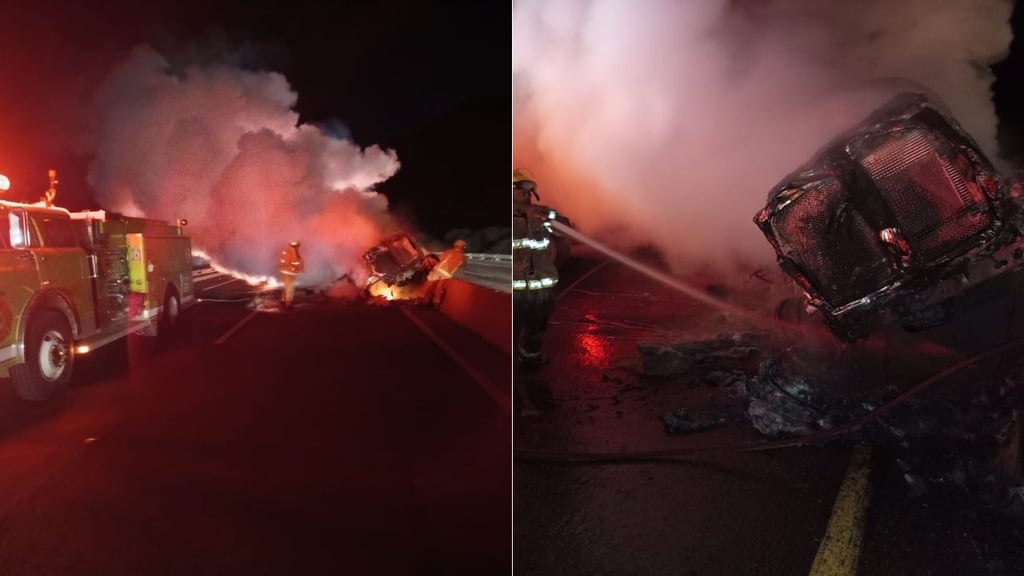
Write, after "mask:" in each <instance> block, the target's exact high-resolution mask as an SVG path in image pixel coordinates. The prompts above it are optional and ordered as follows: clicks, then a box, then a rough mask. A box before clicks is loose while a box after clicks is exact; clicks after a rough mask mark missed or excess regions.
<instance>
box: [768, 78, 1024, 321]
mask: <svg viewBox="0 0 1024 576" xmlns="http://www.w3.org/2000/svg"><path fill="white" fill-rule="evenodd" d="M1013 191H1014V189H1013V187H1012V186H1011V184H1010V182H1009V181H1008V180H1006V179H1004V178H1003V177H1002V176H1001V175H1000V174H999V173H998V172H997V171H996V169H995V168H994V166H993V165H992V163H991V162H990V161H989V160H988V159H987V158H986V157H985V156H984V154H983V153H982V152H981V150H980V148H979V146H978V145H977V143H976V142H975V141H974V140H973V139H972V138H971V137H970V136H969V135H968V134H966V133H965V132H964V131H963V130H962V129H961V128H960V126H959V125H958V124H957V122H956V121H955V120H954V119H952V118H951V117H949V116H948V115H946V114H944V113H943V112H941V111H940V109H939V107H937V106H936V105H935V104H933V103H932V102H930V101H929V99H928V98H927V97H926V96H924V95H922V94H916V93H904V94H900V95H898V96H896V97H895V98H893V99H892V100H890V101H889V102H888V103H887V104H885V105H884V106H882V107H881V108H879V109H878V110H876V111H875V112H874V113H873V114H871V115H870V116H869V117H868V118H867V119H866V120H864V121H863V122H862V123H860V124H859V125H858V126H856V127H855V128H853V129H852V130H850V131H848V132H846V133H844V134H842V135H840V136H839V137H837V138H836V139H834V140H833V141H832V142H830V143H829V144H828V145H826V146H825V147H824V148H822V149H821V150H819V151H818V153H817V154H815V155H814V157H813V158H812V159H811V160H810V161H809V162H808V163H806V164H805V165H804V166H802V167H800V168H799V169H798V170H796V171H794V172H793V173H791V174H789V175H788V176H786V177H785V178H784V179H783V180H782V182H780V183H779V184H777V185H776V186H775V187H773V188H772V189H771V191H770V192H769V195H768V202H767V204H766V206H765V207H764V208H763V209H762V210H761V211H760V212H758V213H757V215H756V216H755V218H754V222H755V224H756V225H757V226H758V227H759V228H760V229H761V231H762V232H763V233H764V235H765V237H766V238H767V239H768V241H769V242H770V243H771V244H772V246H773V247H774V248H775V252H776V255H777V257H778V263H779V265H780V266H781V268H782V270H783V271H784V272H785V273H786V274H788V275H789V276H790V277H791V278H792V279H793V280H794V281H795V282H796V284H797V285H798V286H799V287H800V288H801V289H802V291H803V292H804V294H805V296H806V298H807V300H808V302H809V303H810V304H811V305H812V306H814V307H815V308H817V309H818V310H819V311H820V312H821V313H822V314H823V316H824V319H825V321H826V323H827V324H828V326H829V327H830V328H831V329H832V331H833V332H834V333H835V334H836V335H837V336H839V337H840V338H842V339H844V340H848V341H852V340H856V339H858V338H861V337H864V336H866V335H868V334H870V333H871V332H873V331H874V330H876V329H878V328H879V327H881V326H882V325H884V324H886V323H889V322H892V321H898V322H901V323H902V324H903V325H904V326H905V327H906V328H908V329H911V330H914V329H922V328H927V327H931V326H935V325H938V324H941V323H942V322H944V321H945V320H946V319H947V317H948V313H949V310H950V309H951V302H952V301H953V299H955V297H956V296H958V295H960V294H962V293H963V292H965V291H966V290H968V289H969V288H971V287H973V286H976V285H978V284H980V283H982V282H984V281H986V280H988V279H990V278H992V277H994V276H996V275H999V274H1002V273H1004V272H1007V271H1009V270H1012V269H1015V268H1019V267H1020V266H1021V264H1022V263H1024V242H1022V240H1021V229H1022V228H1021V216H1020V215H1021V207H1020V198H1019V196H1020V195H1019V194H1018V195H1016V197H1015V195H1014V194H1013Z"/></svg>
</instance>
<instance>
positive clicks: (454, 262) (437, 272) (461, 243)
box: [427, 240, 466, 281]
mask: <svg viewBox="0 0 1024 576" xmlns="http://www.w3.org/2000/svg"><path fill="white" fill-rule="evenodd" d="M465 263H466V242H465V240H456V241H455V243H454V244H452V247H451V248H449V249H448V250H445V251H444V254H442V255H441V259H440V260H439V261H438V263H437V264H436V265H435V266H434V267H433V268H432V269H431V270H430V274H428V275H427V280H430V281H435V280H448V279H449V278H451V277H452V276H454V275H455V272H457V271H458V269H459V268H461V267H462V265H463V264H465Z"/></svg>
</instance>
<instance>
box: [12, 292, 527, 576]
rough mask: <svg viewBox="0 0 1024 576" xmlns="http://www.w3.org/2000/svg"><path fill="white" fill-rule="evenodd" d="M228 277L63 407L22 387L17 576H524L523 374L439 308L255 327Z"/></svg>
mask: <svg viewBox="0 0 1024 576" xmlns="http://www.w3.org/2000/svg"><path fill="white" fill-rule="evenodd" d="M226 280H227V279H225V278H218V277H216V276H213V275H210V276H208V277H206V278H204V279H203V281H202V282H201V283H199V284H198V285H199V287H200V289H201V290H203V294H204V295H206V296H207V297H208V299H207V300H206V301H205V302H203V303H201V304H199V305H197V306H196V307H194V308H192V309H190V310H188V311H187V312H186V313H185V314H184V315H183V317H182V319H183V323H182V325H181V331H180V332H179V333H178V334H177V336H176V338H174V339H173V340H171V341H170V342H169V343H168V344H167V345H166V346H165V345H159V346H157V345H154V344H153V343H152V342H151V341H150V340H148V339H145V338H133V339H131V340H129V341H127V342H124V343H123V344H120V345H113V346H109V347H106V348H103V349H100V350H97V351H95V352H94V354H92V355H90V356H89V357H85V358H83V359H80V360H81V361H80V362H79V363H78V366H77V367H76V374H75V385H74V386H72V388H71V389H69V390H68V391H67V393H66V394H64V395H62V396H61V397H60V398H58V399H56V400H54V401H52V402H50V403H46V404H42V405H32V404H26V403H23V402H21V401H19V400H16V399H15V398H14V395H13V392H12V391H11V390H10V387H9V386H5V387H4V388H3V390H2V394H0V411H2V412H3V415H4V416H3V418H2V419H0V466H2V469H3V473H2V474H0V574H5V575H19V574H25V575H28V574H32V575H42V574H82V575H91V574H96V575H100V574H102V575H119V574H125V575H129V574H130V575H137V574H414V573H415V574H423V573H444V574H460V573H470V574H500V573H508V572H509V567H510V564H511V538H512V534H511V482H510V479H511V462H510V458H509V445H510V441H511V422H510V417H509V412H508V409H507V406H502V404H501V402H499V401H496V399H495V396H494V394H493V390H504V391H507V390H509V388H510V383H509V380H508V379H509V371H508V366H509V359H508V357H507V356H503V355H502V354H501V353H500V352H498V351H497V350H495V349H493V347H489V346H488V345H486V344H484V343H482V342H480V341H479V340H478V339H476V338H474V337H473V336H472V334H470V333H469V332H467V331H466V330H465V329H463V328H462V327H460V326H458V325H456V324H454V323H453V322H451V321H450V320H448V319H447V318H445V317H444V316H441V315H440V314H438V313H437V312H436V311H434V310H432V309H429V308H423V307H405V306H399V305H385V306H367V305H355V304H346V303H339V302H333V301H329V300H318V299H314V298H311V297H310V296H309V295H306V294H302V293H300V295H299V296H298V301H297V306H296V308H295V309H294V310H292V311H290V312H275V311H254V310H251V309H250V308H247V307H246V305H245V304H244V303H229V302H214V301H212V300H220V299H225V300H232V299H234V298H238V297H241V298H242V299H243V300H244V299H245V293H246V292H249V293H253V292H254V291H255V289H252V288H250V287H248V286H246V285H244V284H242V283H240V282H236V283H230V282H227V281H226ZM211 297H212V298H211ZM424 327H425V328H426V329H427V330H426V331H425V330H424ZM427 332H429V333H430V335H428V334H427ZM434 338H438V339H441V340H443V341H444V343H445V344H446V345H447V346H439V345H438V343H437V342H436V341H435V340H434ZM446 349H447V350H457V351H462V352H464V353H465V357H462V358H454V357H452V356H451V355H450V354H449V353H448V352H446V351H445V350H446ZM467 367H469V368H470V369H468V370H467ZM470 374H473V376H470ZM481 380H489V381H486V382H482V381H481ZM2 383H3V384H6V382H2ZM487 386H491V387H492V391H491V392H488V391H487V389H486V387H487Z"/></svg>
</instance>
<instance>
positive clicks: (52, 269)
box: [28, 212, 96, 331]
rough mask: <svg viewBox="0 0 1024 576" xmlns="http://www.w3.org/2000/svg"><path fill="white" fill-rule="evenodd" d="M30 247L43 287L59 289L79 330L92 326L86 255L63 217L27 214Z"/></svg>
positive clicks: (93, 315) (68, 222)
mask: <svg viewBox="0 0 1024 576" xmlns="http://www.w3.org/2000/svg"><path fill="white" fill-rule="evenodd" d="M28 224H29V226H28V241H29V247H30V250H31V251H32V253H33V254H35V257H36V265H37V266H38V267H39V279H40V282H41V286H42V287H43V288H53V289H57V290H60V291H61V292H62V293H63V294H64V295H66V296H67V297H68V298H70V299H71V300H72V303H73V304H74V306H75V309H76V310H78V313H79V316H80V320H81V322H82V328H83V329H84V330H85V331H92V329H93V327H95V325H96V324H95V322H96V318H95V314H94V312H93V310H94V306H93V300H92V279H91V277H90V276H91V272H90V265H89V259H88V255H87V254H86V252H85V249H84V248H82V247H81V246H80V245H79V243H78V237H77V235H76V234H75V231H74V228H73V224H72V223H71V220H70V219H68V218H67V217H65V216H61V215H53V214H45V213H34V212H28Z"/></svg>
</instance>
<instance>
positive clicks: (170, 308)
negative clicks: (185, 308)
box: [157, 286, 181, 339]
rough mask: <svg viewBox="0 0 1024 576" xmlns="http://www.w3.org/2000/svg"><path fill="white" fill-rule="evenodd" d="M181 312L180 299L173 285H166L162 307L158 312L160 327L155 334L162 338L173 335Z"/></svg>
mask: <svg viewBox="0 0 1024 576" xmlns="http://www.w3.org/2000/svg"><path fill="white" fill-rule="evenodd" d="M180 314H181V301H180V300H179V299H178V291H177V290H175V289H174V286H168V287H167V291H166V292H165V293H164V307H163V311H162V313H161V314H160V327H159V328H158V329H157V336H162V337H163V338H164V339H166V338H169V337H171V336H173V335H174V330H175V328H177V327H178V320H179V315H180Z"/></svg>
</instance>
